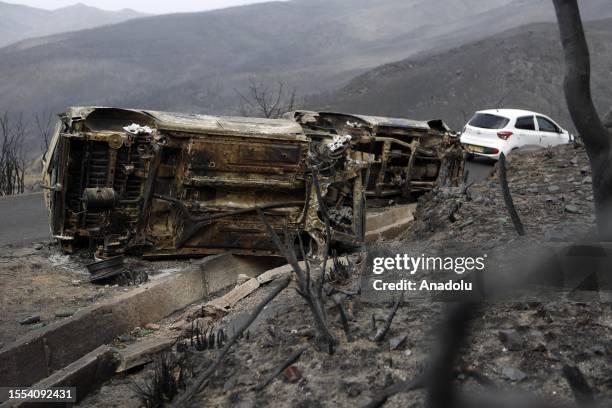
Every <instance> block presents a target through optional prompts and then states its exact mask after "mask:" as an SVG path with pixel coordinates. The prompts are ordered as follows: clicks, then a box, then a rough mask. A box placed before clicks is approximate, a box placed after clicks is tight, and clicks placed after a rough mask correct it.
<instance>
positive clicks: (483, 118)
mask: <svg viewBox="0 0 612 408" xmlns="http://www.w3.org/2000/svg"><path fill="white" fill-rule="evenodd" d="M509 121H510V120H509V119H508V118H504V117H503V116H497V115H492V114H490V113H477V114H475V115H474V117H473V118H472V119H471V120H470V123H469V125H470V126H474V127H477V128H483V129H502V128H503V127H504V126H506V125H507V124H508V122H509Z"/></svg>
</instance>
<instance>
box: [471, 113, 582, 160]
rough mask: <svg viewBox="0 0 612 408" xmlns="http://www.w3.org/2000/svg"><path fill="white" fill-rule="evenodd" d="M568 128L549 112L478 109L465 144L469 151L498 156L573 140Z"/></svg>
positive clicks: (486, 155) (482, 155)
mask: <svg viewBox="0 0 612 408" xmlns="http://www.w3.org/2000/svg"><path fill="white" fill-rule="evenodd" d="M573 139H574V137H573V135H571V134H570V133H569V132H568V131H567V130H565V129H563V128H562V127H561V126H559V125H558V124H557V123H556V122H555V121H554V120H552V119H551V118H549V117H548V116H545V115H542V114H540V113H537V112H531V111H526V110H519V109H488V110H483V111H478V112H476V113H475V114H474V116H473V117H472V119H470V121H469V122H468V124H467V125H465V128H464V129H463V132H462V133H461V139H460V140H461V144H462V145H463V147H464V148H465V150H466V151H467V152H468V153H469V154H473V155H475V156H481V157H488V158H490V159H494V160H498V159H499V156H500V155H501V154H502V153H504V155H506V156H507V155H508V154H509V153H510V152H512V151H514V150H518V149H524V148H532V147H549V146H556V145H560V144H567V143H570V142H571V141H572V140H573Z"/></svg>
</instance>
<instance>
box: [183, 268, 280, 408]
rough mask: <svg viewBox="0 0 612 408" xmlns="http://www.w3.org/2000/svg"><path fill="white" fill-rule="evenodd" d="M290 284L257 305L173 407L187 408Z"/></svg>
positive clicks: (272, 292)
mask: <svg viewBox="0 0 612 408" xmlns="http://www.w3.org/2000/svg"><path fill="white" fill-rule="evenodd" d="M290 282H291V278H290V277H285V278H283V279H282V280H281V281H280V282H279V283H278V284H277V285H276V287H275V288H274V289H273V290H272V291H271V292H270V293H269V294H268V296H266V297H265V299H263V300H262V301H261V302H260V303H259V304H258V305H257V307H256V308H255V310H253V312H251V314H250V315H249V317H248V318H247V319H246V320H244V322H242V324H241V325H240V326H239V327H238V328H237V329H236V331H235V332H234V334H233V336H232V337H231V338H230V339H229V340H228V342H227V343H226V344H225V346H223V348H222V349H221V351H220V352H219V355H218V356H217V359H216V360H215V361H214V362H213V363H212V364H211V365H210V366H208V368H207V369H206V370H204V371H203V372H202V373H201V374H199V375H198V376H197V377H196V378H195V380H194V381H193V383H192V384H191V385H190V386H189V387H188V388H187V389H186V390H185V392H184V393H183V394H181V395H180V397H179V398H178V399H177V400H176V401H174V402H173V404H172V406H173V407H184V406H186V405H187V404H188V403H189V401H190V400H191V399H192V398H193V396H194V395H196V394H197V393H199V392H200V391H201V390H202V388H203V387H204V384H205V383H206V382H207V381H208V379H209V378H210V377H211V376H212V375H213V374H214V373H215V371H217V369H218V368H219V366H220V365H221V363H222V362H223V359H224V357H225V355H226V354H227V353H228V351H229V350H230V348H231V347H232V346H233V345H234V343H236V342H237V341H238V339H240V337H241V336H242V333H243V332H244V331H245V330H246V329H248V328H249V326H251V324H252V323H253V321H255V319H256V318H257V316H259V314H260V313H261V311H262V310H263V309H264V307H266V306H267V305H268V303H270V302H271V301H272V300H274V298H276V296H278V294H279V293H281V292H282V291H283V290H284V289H285V288H286V287H287V286H289V283H290ZM211 334H212V333H211ZM212 342H213V344H214V334H213V338H212ZM209 347H210V342H209ZM201 368H204V367H201Z"/></svg>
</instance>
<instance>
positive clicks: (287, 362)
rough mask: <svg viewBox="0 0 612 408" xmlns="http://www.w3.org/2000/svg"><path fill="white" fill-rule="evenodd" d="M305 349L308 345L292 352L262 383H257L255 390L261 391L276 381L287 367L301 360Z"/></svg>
mask: <svg viewBox="0 0 612 408" xmlns="http://www.w3.org/2000/svg"><path fill="white" fill-rule="evenodd" d="M304 351H306V347H304V348H301V349H299V350H297V351H296V352H294V353H292V354H291V355H290V356H289V357H288V358H287V359H286V360H285V361H283V362H282V364H280V365H279V366H278V367H276V368H275V369H274V371H272V372H271V373H270V374H269V375H268V376H267V377H266V379H265V380H264V381H262V382H261V383H260V384H257V385H256V386H255V387H253V389H254V390H255V391H261V390H263V389H264V388H266V387H267V386H268V384H270V383H271V382H272V381H274V379H275V378H276V377H278V376H279V375H280V374H281V373H282V372H283V370H284V369H285V368H287V367H289V366H290V365H291V364H293V363H295V362H296V361H298V360H299V358H300V357H301V356H302V353H304Z"/></svg>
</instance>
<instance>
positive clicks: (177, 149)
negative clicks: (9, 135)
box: [43, 107, 368, 258]
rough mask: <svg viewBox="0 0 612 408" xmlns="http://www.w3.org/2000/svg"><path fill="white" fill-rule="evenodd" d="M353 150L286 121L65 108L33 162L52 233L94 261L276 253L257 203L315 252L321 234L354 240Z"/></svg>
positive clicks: (358, 214) (358, 169) (359, 166)
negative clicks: (91, 253)
mask: <svg viewBox="0 0 612 408" xmlns="http://www.w3.org/2000/svg"><path fill="white" fill-rule="evenodd" d="M362 156H363V154H362V153H361V152H357V151H353V150H352V149H351V144H350V143H347V141H346V140H345V139H343V138H341V137H334V136H333V135H329V137H322V138H318V139H317V140H316V141H314V140H312V139H311V138H309V137H308V136H306V135H305V134H304V131H303V129H302V127H301V126H300V125H299V124H298V123H296V122H294V121H290V120H286V119H255V118H232V117H217V116H204V115H192V114H176V113H166V112H154V111H142V110H128V109H115V108H96V107H76V108H70V109H69V110H68V111H67V112H66V113H65V114H62V115H60V121H59V123H58V125H57V126H56V130H55V133H54V136H53V139H52V141H51V144H50V147H49V150H48V152H47V153H46V154H45V158H44V170H43V184H44V187H45V188H46V194H45V198H46V202H47V207H48V210H49V217H50V226H51V233H52V235H53V237H54V238H56V239H57V240H59V241H60V242H61V244H62V247H63V249H64V250H65V251H67V252H70V251H73V250H76V249H78V248H90V249H92V250H95V251H96V252H97V254H98V255H99V256H100V257H110V256H114V255H117V254H121V253H124V252H128V251H129V252H131V253H137V254H141V255H143V256H145V257H150V258H158V257H167V256H173V257H176V256H203V255H207V254H214V253H220V252H225V251H231V252H233V253H236V254H253V255H278V251H277V249H276V247H275V246H274V244H273V243H272V241H271V240H270V239H269V238H268V235H267V233H266V228H265V225H264V223H263V222H262V219H261V215H260V213H259V212H260V211H263V213H264V217H265V219H266V220H267V221H268V222H269V224H270V225H271V227H272V228H273V229H274V230H275V231H277V232H278V233H279V235H281V236H282V235H283V234H285V236H292V237H296V240H298V239H301V240H302V241H303V242H304V243H305V246H306V248H307V249H310V250H311V251H313V252H315V253H316V252H317V251H320V250H321V248H323V247H324V246H325V243H326V241H325V240H326V239H327V237H328V236H329V237H330V244H332V245H336V246H352V245H356V244H359V243H361V242H362V241H363V237H364V228H365V226H364V220H365V217H364V211H365V197H364V195H363V178H364V176H365V174H366V172H367V167H368V163H367V162H366V161H365V160H364V159H363V157H362ZM323 214H324V215H325V217H323ZM326 220H328V221H329V227H330V234H327V233H326V226H325V221H326Z"/></svg>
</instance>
